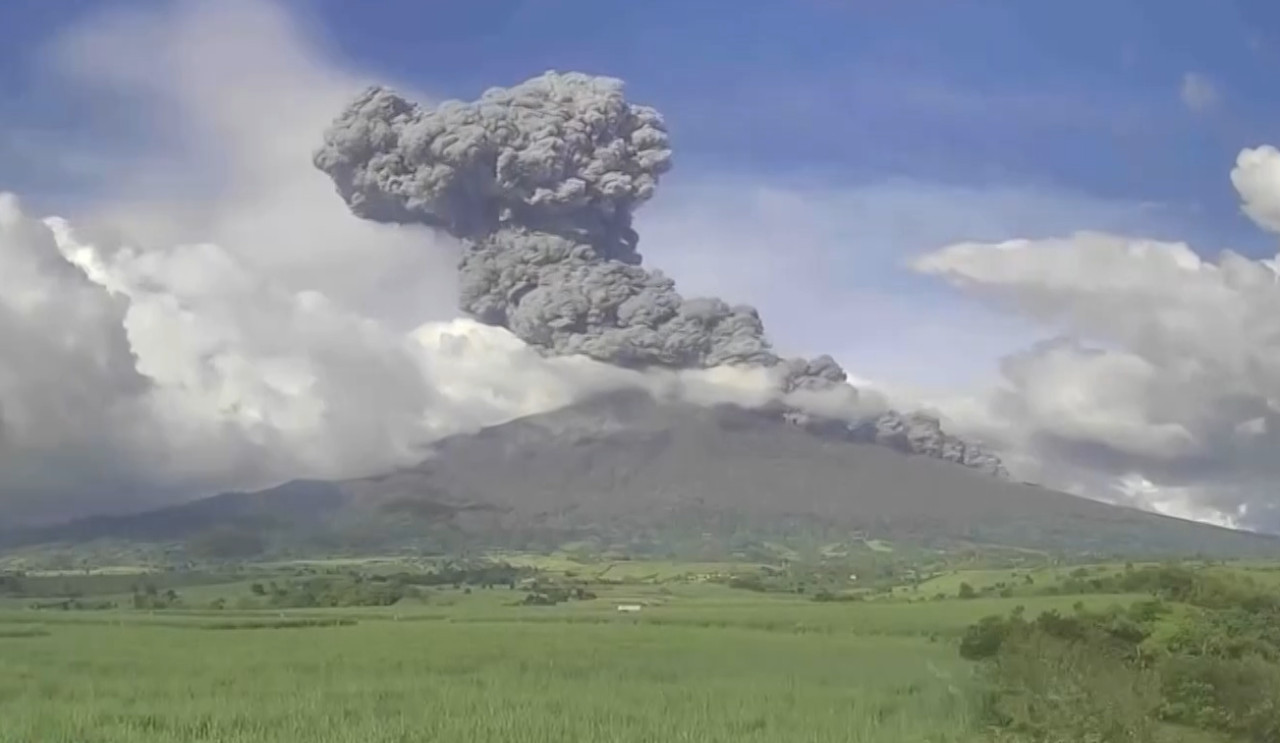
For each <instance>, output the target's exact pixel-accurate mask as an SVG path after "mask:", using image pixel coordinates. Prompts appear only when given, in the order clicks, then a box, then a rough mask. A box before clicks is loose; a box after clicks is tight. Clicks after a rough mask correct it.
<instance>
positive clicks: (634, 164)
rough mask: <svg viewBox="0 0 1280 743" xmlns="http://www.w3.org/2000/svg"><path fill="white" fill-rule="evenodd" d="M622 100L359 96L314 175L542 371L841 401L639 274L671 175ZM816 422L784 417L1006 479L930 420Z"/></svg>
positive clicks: (637, 109)
mask: <svg viewBox="0 0 1280 743" xmlns="http://www.w3.org/2000/svg"><path fill="white" fill-rule="evenodd" d="M622 89H623V84H622V82H621V81H620V80H616V79H613V78H607V77H592V76H589V75H584V74H581V73H566V74H560V73H556V72H548V73H546V74H544V75H542V76H540V77H536V78H533V79H531V80H528V81H526V82H524V83H521V84H519V85H516V86H514V87H511V88H491V89H489V90H488V91H486V92H485V93H484V94H483V95H481V96H480V98H479V100H477V101H474V102H472V103H463V102H460V101H450V102H447V103H444V104H442V105H440V106H439V107H437V108H434V109H424V108H422V107H420V106H418V105H417V104H414V103H412V102H410V101H407V100H405V99H404V98H403V97H401V96H400V95H398V94H396V93H395V92H394V91H392V90H389V89H387V88H383V87H377V86H375V87H372V88H369V89H368V90H366V91H365V92H364V93H362V94H361V95H360V96H358V97H357V98H356V99H355V100H354V101H352V102H351V103H350V105H348V106H347V108H346V109H345V110H344V111H342V113H341V114H340V115H339V116H338V117H337V118H336V119H335V120H334V122H333V123H332V125H331V126H330V127H329V128H328V130H326V132H325V135H324V144H323V145H322V146H321V147H320V148H319V149H318V150H317V151H316V152H315V154H314V163H315V165H316V167H317V168H319V169H320V170H322V171H323V172H324V173H326V174H327V175H328V176H329V177H330V178H331V179H332V180H333V182H334V184H335V185H336V187H337V190H338V193H339V194H340V195H341V196H342V198H343V200H344V201H346V203H347V205H348V206H349V207H350V209H351V211H352V212H353V213H355V214H356V215H357V216H359V217H362V218H364V219H369V220H373V221H376V222H388V223H396V224H424V225H428V226H431V227H435V228H438V229H442V230H445V231H446V232H448V233H449V234H451V235H453V236H454V237H456V238H458V239H460V240H461V241H463V243H464V244H465V246H466V249H465V251H464V253H463V257H462V259H461V261H460V262H459V266H458V270H459V273H460V291H459V302H460V304H461V308H462V309H463V310H464V311H465V312H467V313H468V314H470V315H472V316H473V317H475V318H476V319H477V320H479V321H480V322H482V323H486V324H489V325H496V326H501V327H504V328H507V329H508V330H510V331H511V332H512V333H514V334H515V335H516V336H517V337H518V338H520V339H521V340H522V341H524V342H525V343H527V344H528V345H530V346H531V347H533V348H535V349H538V350H539V351H540V352H541V353H544V354H546V355H549V356H568V355H582V356H587V357H589V358H592V359H595V360H598V361H602V362H606V363H609V364H613V365H615V366H619V367H625V368H630V369H653V368H667V369H710V368H715V367H739V368H744V367H747V368H762V367H763V368H767V369H769V370H771V371H772V372H774V373H775V375H776V379H777V380H778V386H779V388H780V390H779V391H780V392H782V393H784V394H785V395H786V396H787V397H788V398H790V399H793V400H795V399H801V398H806V397H812V396H813V394H812V393H819V394H818V395H817V396H818V397H821V396H822V395H821V393H826V392H830V391H834V390H838V391H839V392H841V393H843V395H841V397H842V398H843V399H845V400H852V399H856V398H857V396H858V393H857V391H856V390H855V389H854V388H853V387H852V386H851V385H849V384H848V382H847V376H846V374H845V372H844V370H843V369H841V368H840V365H839V364H837V363H836V362H835V360H834V359H832V358H831V357H830V356H825V355H824V356H819V357H817V358H814V359H783V358H781V357H779V356H778V355H777V354H776V353H775V352H774V351H773V349H772V347H771V345H770V343H769V340H768V338H767V337H766V336H765V332H764V324H763V323H762V322H761V320H760V315H759V313H758V312H757V311H756V309H755V308H754V307H751V306H748V305H736V306H735V305H730V304H728V303H727V302H724V301H723V300H720V299H716V298H702V297H699V298H686V297H682V296H681V295H680V293H679V292H677V291H676V286H675V282H674V281H672V280H671V279H670V278H668V277H667V276H665V275H664V274H663V273H662V272H661V271H657V270H652V269H648V268H645V267H643V266H642V265H641V263H642V259H641V255H640V252H639V251H638V250H637V246H638V243H639V236H638V235H637V234H636V231H635V230H634V229H633V228H632V214H633V213H634V212H635V210H636V208H638V207H639V206H640V205H641V204H643V203H644V202H646V201H648V200H649V199H651V198H652V197H653V194H654V191H655V190H656V189H657V186H658V180H659V178H660V177H661V176H662V175H663V174H664V173H666V172H667V171H668V170H669V169H670V168H671V148H670V144H669V141H668V138H667V130H666V125H665V123H664V122H663V119H662V116H661V115H660V114H659V113H658V112H657V111H656V110H654V109H652V108H649V107H647V106H639V105H635V104H632V103H629V102H627V100H626V99H625V98H624V97H623V92H622ZM803 407H806V408H810V407H813V408H815V409H818V408H822V407H823V406H821V405H818V406H812V405H807V406H803ZM828 407H829V406H828ZM848 407H852V406H848ZM831 412H833V411H827V412H814V411H810V412H806V413H800V412H798V411H796V410H794V409H793V410H791V411H790V412H789V413H787V416H788V418H790V419H791V420H792V421H793V422H795V423H797V424H799V425H804V426H807V427H810V428H819V429H823V430H826V431H828V432H832V431H830V430H829V429H830V428H831V427H832V426H833V425H834V426H836V427H838V428H839V431H834V433H835V434H836V435H840V436H843V437H846V438H851V439H854V440H864V441H875V442H877V443H882V444H886V445H889V446H894V447H896V448H900V449H903V450H904V451H909V452H912V453H921V454H925V455H927V456H934V457H937V458H941V459H946V460H949V461H953V462H957V463H961V464H965V465H966V466H970V467H974V468H977V469H981V470H984V471H987V472H989V473H991V474H996V475H1003V474H1006V473H1005V472H1004V468H1003V465H1002V464H1001V463H1000V461H999V459H997V458H996V457H994V456H993V455H990V454H988V453H986V452H985V451H983V450H982V449H981V448H980V447H977V446H975V445H973V444H969V443H967V442H964V441H961V440H960V439H958V438H956V437H954V436H950V435H948V434H946V433H943V432H942V430H941V428H940V427H939V425H938V422H937V421H936V419H930V418H927V417H920V416H916V417H911V418H904V417H903V416H901V415H899V414H898V413H894V412H892V411H890V412H888V413H884V414H883V415H880V416H879V417H875V418H874V419H873V420H872V421H870V422H868V421H865V420H864V421H855V423H856V425H850V424H849V422H848V420H847V417H848V416H849V415H850V412H849V410H848V409H846V410H844V411H843V413H840V414H836V415H831ZM864 415H865V411H864ZM855 417H857V416H856V415H855Z"/></svg>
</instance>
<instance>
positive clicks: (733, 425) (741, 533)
mask: <svg viewBox="0 0 1280 743" xmlns="http://www.w3.org/2000/svg"><path fill="white" fill-rule="evenodd" d="M215 526H221V527H235V528H241V529H258V530H261V531H263V532H266V533H270V534H273V535H275V536H276V537H287V538H288V540H289V541H290V542H293V543H297V542H299V540H301V541H307V540H310V542H311V543H314V544H315V545H317V546H319V545H328V546H330V547H342V548H353V549H379V548H387V547H390V546H394V545H403V544H410V543H416V542H419V540H421V539H422V538H423V537H424V535H432V537H433V538H434V539H437V540H440V539H445V540H446V541H448V542H449V543H450V544H454V545H457V544H462V543H465V544H468V545H472V546H510V547H528V546H542V547H550V546H555V545H556V544H559V543H562V542H564V541H568V540H571V539H582V538H597V539H599V540H601V541H603V542H605V543H611V544H619V543H621V544H632V545H635V544H650V545H654V544H657V545H668V546H669V545H672V544H678V545H688V544H689V543H691V542H697V541H698V540H706V539H720V540H721V541H724V540H725V539H726V538H728V537H733V539H730V540H729V541H734V540H736V543H741V542H742V541H743V540H749V539H752V538H755V539H770V540H784V541H785V540H787V539H801V538H804V539H826V540H834V541H841V540H848V539H849V538H851V536H852V535H855V534H859V535H864V536H868V537H875V538H881V539H888V540H892V541H901V542H910V543H914V544H932V545H939V546H943V545H947V544H957V543H980V544H991V545H1002V546H1009V547H1021V548H1029V549H1037V550H1049V551H1063V552H1100V553H1115V554H1129V555H1151V554H1193V553H1203V554H1205V555H1214V556H1224V557H1225V556H1248V555H1280V539H1275V538H1271V537H1266V536H1261V535H1256V534H1249V533H1244V532H1237V531H1232V530H1228V529H1222V528H1218V527H1214V526H1209V525H1205V524H1198V523H1194V522H1189V521H1183V520H1180V519H1174V518H1169V517H1165V516H1159V515H1156V514H1151V513H1146V512H1142V511H1137V510H1132V509H1127V508H1120V507H1116V506H1111V505H1107V504H1104V503H1100V502H1096V501H1091V500H1087V499H1083V498H1078V497H1076V496H1072V495H1068V494H1065V493H1059V492H1054V491H1051V490H1046V489H1043V488H1039V487H1035V486H1030V485H1025V484H1019V483H1015V482H1011V481H1009V480H1006V479H1002V478H996V477H991V476H988V475H986V474H983V473H981V472H979V471H976V470H974V469H972V468H968V467H965V466H962V465H959V464H953V463H951V462H947V461H943V460H940V459H936V458H931V457H927V456H912V455H907V454H904V453H901V452H899V451H895V450H894V449H892V448H889V447H885V446H880V445H875V444H866V443H858V442H854V441H850V440H848V437H842V436H835V435H823V434H820V433H816V432H813V431H809V430H805V429H803V428H801V427H798V426H795V425H792V424H790V423H787V422H786V421H784V420H782V419H781V418H780V417H778V416H776V415H772V414H766V413H761V412H754V411H748V410H744V409H741V408H735V407H727V406H725V407H717V408H707V407H699V406H695V405H689V404H679V403H659V402H655V401H653V400H652V399H651V398H649V397H647V396H646V395H644V394H643V393H630V392H628V393H613V394H610V395H606V396H602V397H599V398H596V399H594V400H591V401H588V402H585V403H581V404H579V405H574V406H570V407H568V408H565V409H562V410H559V411H555V412H552V413H547V414H542V415H536V416H531V417H528V418H523V419H520V420H516V421H512V422H509V423H506V424H503V425H500V426H495V427H492V428H488V429H485V430H482V431H480V432H478V433H476V434H469V435H461V436H455V437H452V438H449V439H445V440H443V441H441V442H440V443H439V444H438V445H437V446H436V447H435V448H434V450H433V452H432V455H431V456H430V457H429V458H428V459H427V460H426V461H424V462H422V463H421V464H419V465H418V466H416V467H412V468H407V469H403V470H399V471H396V472H391V473H387V474H385V475H380V476H377V477H369V478H361V479H355V480H349V481H344V482H338V483H316V482H298V483H291V484H289V485H286V486H282V487H281V488H277V489H275V490H273V491H263V492H261V493H249V494H245V493H232V494H224V495H221V496H217V497H215V498H211V499H205V500H203V501H198V502H196V503H191V504H187V505H183V506H177V507H172V508H168V509H163V510H161V511H154V512H150V513H146V514H140V515H136V516H130V517H114V518H111V519H105V518H103V519H90V520H86V521H81V522H77V523H75V524H69V525H66V526H63V527H58V528H56V529H52V530H43V531H42V533H40V534H39V535H38V536H37V535H34V534H27V535H25V538H24V539H23V541H26V542H31V541H49V540H56V539H73V540H84V539H90V538H95V537H116V538H128V539H141V540H148V541H156V540H163V539H176V540H180V539H185V538H189V537H190V536H191V535H193V534H196V533H199V532H201V531H204V530H208V529H210V528H213V527H215ZM446 538H447V539H446Z"/></svg>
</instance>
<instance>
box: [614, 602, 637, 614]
mask: <svg viewBox="0 0 1280 743" xmlns="http://www.w3.org/2000/svg"><path fill="white" fill-rule="evenodd" d="M641 608H642V607H641V606H640V604H618V611H620V612H624V613H627V614H635V613H636V612H638V611H640V609H641Z"/></svg>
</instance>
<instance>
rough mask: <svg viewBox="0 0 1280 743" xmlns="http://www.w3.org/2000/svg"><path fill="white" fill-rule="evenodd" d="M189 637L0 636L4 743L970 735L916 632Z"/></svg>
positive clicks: (475, 625)
mask: <svg viewBox="0 0 1280 743" xmlns="http://www.w3.org/2000/svg"><path fill="white" fill-rule="evenodd" d="M11 626H12V625H11ZM197 626H198V625H195V624H193V628H192V629H182V628H178V627H171V626H146V625H142V624H132V623H127V622H126V623H124V624H122V625H120V626H113V625H111V624H86V623H83V622H77V623H62V624H55V625H52V626H51V631H49V632H48V634H32V635H30V636H25V637H19V636H16V634H15V636H12V637H8V638H6V637H4V636H2V635H0V741H3V742H4V743H29V742H30V741H42V742H45V743H94V742H99V743H125V742H126V741H127V742H128V743H148V742H151V741H154V742H156V743H159V742H161V741H163V742H164V743H173V742H174V741H222V742H223V743H241V742H243V743H249V742H250V741H252V742H253V743H270V742H274V741H280V742H282V743H283V742H285V741H288V742H289V743H293V742H295V741H308V742H312V743H330V742H332V743H338V742H342V743H347V742H351V743H356V742H359V743H380V742H383V741H386V742H390V741H437V740H438V741H512V742H516V741H528V742H529V743H534V742H537V743H543V742H546V743H551V742H552V741H554V742H555V743H568V742H572V741H583V742H584V743H585V742H586V741H592V742H593V743H598V742H601V741H619V742H621V741H637V742H639V741H698V742H699V743H702V742H704V741H726V742H728V741H739V742H742V741H762V742H763V741H779V740H787V741H797V742H803V741H814V742H815V743H816V742H819V741H821V742H824V743H825V742H827V741H877V742H886V743H891V742H893V741H938V742H940V743H941V742H944V741H967V740H973V738H970V737H969V731H970V730H971V729H972V725H971V722H972V720H971V719H970V707H969V704H970V701H969V698H968V697H967V695H966V693H965V690H964V689H963V684H962V683H958V682H957V679H962V678H963V677H964V676H965V674H967V673H968V669H967V667H966V666H965V665H964V664H962V663H961V662H960V661H959V660H958V658H957V657H956V654H955V649H954V647H953V646H951V645H950V644H947V643H931V642H929V641H928V640H927V639H924V638H918V637H863V636H859V635H857V634H855V633H847V634H825V633H824V634H814V633H799V634H797V633H794V632H770V631H761V630H755V629H748V628H740V627H717V628H707V627H697V626H680V625H648V624H644V623H630V622H624V621H619V622H611V623H603V622H602V623H597V624H581V623H559V622H517V623H508V622H450V621H400V622H395V621H366V622H362V623H360V624H358V625H355V626H348V627H325V628H295V629H262V630H237V631H207V630H200V629H197V628H196V627H197Z"/></svg>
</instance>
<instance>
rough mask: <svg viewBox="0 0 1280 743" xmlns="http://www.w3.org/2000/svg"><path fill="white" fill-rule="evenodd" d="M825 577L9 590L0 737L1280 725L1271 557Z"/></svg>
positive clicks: (467, 737)
mask: <svg viewBox="0 0 1280 743" xmlns="http://www.w3.org/2000/svg"><path fill="white" fill-rule="evenodd" d="M837 567H839V568H840V569H839V570H836V569H834V568H833V569H830V570H829V569H827V568H826V567H821V566H819V567H815V568H806V569H804V570H795V569H792V570H790V571H789V572H786V571H784V572H778V571H776V570H775V571H772V572H770V571H769V570H765V569H763V568H762V567H761V566H756V565H746V566H741V567H738V568H731V569H730V571H731V572H732V571H733V570H737V571H741V572H740V573H735V576H733V577H730V578H729V579H725V580H722V579H710V580H709V579H707V578H706V576H708V575H718V574H721V573H724V572H726V569H722V566H716V565H711V564H696V565H692V564H691V565H690V566H688V567H685V568H683V570H681V569H679V568H681V566H674V567H673V566H668V565H663V564H651V565H648V564H642V563H634V564H626V565H612V564H605V565H602V566H595V565H583V564H576V563H575V564H565V565H562V566H561V565H555V566H547V565H539V566H537V568H536V569H537V570H538V571H540V572H537V573H533V574H529V573H527V570H530V569H533V568H532V567H529V566H526V567H521V568H519V569H517V568H515V567H512V566H510V565H506V564H505V563H503V564H502V565H498V566H496V567H495V564H494V563H490V562H485V561H481V562H479V563H476V564H473V565H470V566H469V567H459V564H457V563H450V564H448V565H442V566H437V567H435V568H426V567H422V566H417V567H414V566H413V565H411V564H408V563H394V562H388V563H385V564H384V563H381V562H366V563H351V564H348V563H343V564H321V563H315V564H311V563H308V564H305V565H301V564H294V565H291V564H260V565H248V566H235V567H232V568H229V569H226V570H224V571H223V572H220V573H219V572H214V571H204V572H200V571H194V572H193V571H181V570H179V571H170V572H155V573H137V574H120V575H116V574H107V573H101V574H99V573H96V572H92V571H82V572H81V573H78V574H72V573H65V574H64V573H58V574H48V575H46V574H43V573H34V572H33V573H18V572H13V573H10V574H9V575H8V576H7V577H6V576H3V575H0V578H3V579H4V582H0V588H3V589H4V591H3V592H0V743H31V742H34V741H38V742H40V743H160V742H161V741H163V742H164V743H186V742H189V741H210V742H212V741H217V742H219V743H248V742H249V741H253V742H254V743H302V742H303V741H305V742H306V743H347V742H351V743H356V742H357V741H358V742H359V743H383V742H391V741H395V742H399V743H409V742H411V741H449V742H451V743H452V742H455V741H456V742H457V743H471V742H476V743H481V742H483V743H490V742H493V743H551V742H553V741H554V742H555V743H574V742H577V741H581V742H582V743H587V742H588V741H590V742H591V743H628V742H632V741H635V742H639V741H645V742H649V741H662V742H663V743H667V742H669V741H676V742H679V741H688V742H689V743H715V742H718V741H725V742H728V741H733V742H734V743H754V742H759V743H764V742H766V741H768V742H770V743H772V742H774V741H787V742H788V743H790V742H791V741H797V742H800V743H805V742H807V741H808V742H812V743H828V742H832V743H834V742H836V741H840V742H850V741H852V742H858V741H875V742H876V743H899V742H903V743H905V742H908V741H909V742H911V743H980V742H981V743H991V742H995V743H1067V742H1068V741H1070V743H1079V741H1088V742H1089V743H1107V742H1108V741H1110V740H1112V739H1114V740H1116V741H1121V740H1123V741H1125V742H1126V743H1231V742H1232V741H1234V742H1236V743H1255V742H1258V741H1260V742H1261V743H1272V741H1273V740H1275V738H1274V736H1273V731H1275V730H1280V727H1272V724H1273V719H1272V718H1273V717H1275V716H1276V715H1278V714H1280V708H1277V710H1276V711H1268V710H1270V709H1271V708H1267V710H1263V711H1262V712H1261V714H1259V709H1261V708H1260V707H1259V705H1260V704H1262V705H1264V706H1265V704H1266V703H1268V702H1267V701H1266V700H1265V699H1263V697H1266V696H1267V695H1269V694H1272V691H1271V690H1273V689H1280V669H1278V668H1277V666H1276V664H1275V663H1274V662H1273V661H1275V660H1276V658H1278V657H1280V650H1277V648H1280V635H1278V634H1277V630H1276V627H1280V625H1275V623H1274V622H1273V621H1272V619H1273V618H1274V617H1277V616H1280V598H1278V597H1276V596H1275V593H1274V587H1275V586H1276V585H1277V583H1276V582H1275V580H1274V578H1275V575H1277V574H1280V571H1278V570H1277V569H1276V566H1275V565H1264V564H1259V565H1246V564H1238V565H1232V566H1192V567H1156V566H1147V567H1143V566H1134V565H1126V564H1123V563H1121V564H1096V565H1091V566H1075V567H1061V568H1060V567H1055V566H1048V567H1043V568H1036V569H1029V568H1018V569H1016V570H1013V569H989V568H988V569H982V568H974V569H969V568H964V569H955V570H943V571H934V572H933V573H932V574H931V576H926V577H924V578H923V579H922V578H921V574H920V572H918V571H912V572H910V573H909V574H908V575H907V579H906V580H907V582H901V579H900V578H899V577H897V576H894V575H889V576H888V577H885V578H883V579H882V580H880V582H879V583H878V584H877V585H875V586H872V587H868V588H858V587H857V583H858V581H856V580H855V579H854V577H853V572H855V571H851V569H849V568H847V567H844V566H837ZM406 571H407V572H406ZM856 572H858V573H860V574H871V572H872V571H871V570H869V569H864V568H858V569H857V570H856ZM614 573H618V574H619V575H618V576H615V575H614ZM840 580H844V581H846V583H847V584H848V585H847V586H846V587H844V588H841V587H840V586H839V585H838V584H839V581H840ZM850 586H851V587H850ZM121 591H128V592H127V593H121ZM631 604H635V605H638V606H640V607H641V610H640V611H639V612H636V613H630V612H620V611H619V610H618V609H619V607H621V606H626V605H631ZM1001 617H1004V618H1003V619H1002V618H1001ZM1041 620H1044V621H1041ZM1210 682H1211V683H1210ZM1249 695H1252V696H1249ZM1259 695H1261V696H1259ZM1246 697H1247V698H1246ZM1255 697H1256V699H1255ZM1259 700H1261V701H1259ZM1255 702H1257V703H1255ZM1090 721H1102V722H1104V723H1106V726H1109V727H1099V728H1098V730H1094V728H1093V727H1090V726H1091V725H1093V722H1090ZM1085 722H1087V723H1089V724H1082V723H1085ZM1277 724H1280V722H1277ZM1094 727H1096V726H1094ZM1099 731H1101V732H1099ZM1115 731H1121V732H1115ZM1113 733H1114V734H1113ZM1099 735H1101V736H1102V737H1098V736H1099ZM1117 735H1119V736H1120V737H1116V736H1117ZM1063 736H1066V737H1063ZM1230 736H1234V737H1230Z"/></svg>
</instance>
